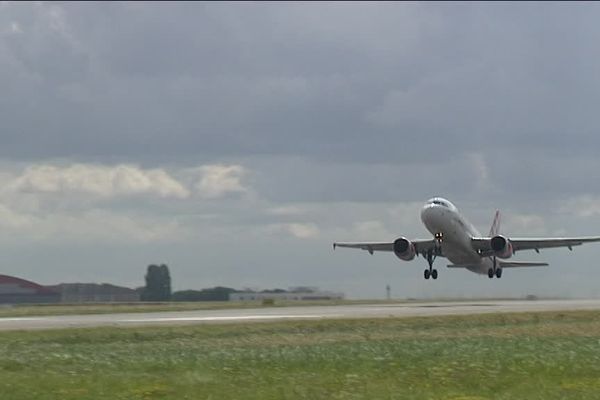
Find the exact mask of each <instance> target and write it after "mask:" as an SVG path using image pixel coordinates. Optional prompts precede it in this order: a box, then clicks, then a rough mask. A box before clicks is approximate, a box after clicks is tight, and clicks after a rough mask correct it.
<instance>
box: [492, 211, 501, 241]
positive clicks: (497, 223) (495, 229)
mask: <svg viewBox="0 0 600 400" xmlns="http://www.w3.org/2000/svg"><path fill="white" fill-rule="evenodd" d="M498 233H500V210H496V215H494V222H492V227H491V228H490V236H496V235H497V234H498Z"/></svg>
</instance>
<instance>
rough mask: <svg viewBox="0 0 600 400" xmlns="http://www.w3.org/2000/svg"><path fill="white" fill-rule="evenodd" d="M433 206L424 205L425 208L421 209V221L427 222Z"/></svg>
mask: <svg viewBox="0 0 600 400" xmlns="http://www.w3.org/2000/svg"><path fill="white" fill-rule="evenodd" d="M432 209H433V207H432V206H430V205H426V206H425V207H423V209H422V210H421V221H422V222H423V223H425V221H427V220H428V219H430V218H429V216H430V215H431V211H432Z"/></svg>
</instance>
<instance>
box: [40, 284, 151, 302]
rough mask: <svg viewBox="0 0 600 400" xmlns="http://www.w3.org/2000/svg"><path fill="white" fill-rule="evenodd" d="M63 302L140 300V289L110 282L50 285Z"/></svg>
mask: <svg viewBox="0 0 600 400" xmlns="http://www.w3.org/2000/svg"><path fill="white" fill-rule="evenodd" d="M50 288H51V289H53V290H55V291H56V292H58V293H59V294H60V301H61V302H63V303H107V302H119V303H130V302H137V301H140V294H139V292H138V291H136V290H134V289H130V288H126V287H121V286H115V285H111V284H108V283H103V284H97V283H61V284H59V285H56V286H50Z"/></svg>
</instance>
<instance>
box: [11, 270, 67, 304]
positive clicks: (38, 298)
mask: <svg viewBox="0 0 600 400" xmlns="http://www.w3.org/2000/svg"><path fill="white" fill-rule="evenodd" d="M58 302H60V293H58V292H56V291H54V290H52V289H49V288H47V287H45V286H42V285H38V284H37V283H34V282H31V281H28V280H25V279H21V278H17V277H14V276H9V275H0V303H4V304H6V303H9V304H14V303H58Z"/></svg>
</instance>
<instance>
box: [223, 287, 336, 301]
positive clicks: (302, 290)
mask: <svg viewBox="0 0 600 400" xmlns="http://www.w3.org/2000/svg"><path fill="white" fill-rule="evenodd" d="M343 298H344V294H343V293H335V292H329V291H323V290H319V289H318V288H316V287H303V286H301V287H293V288H290V289H289V290H287V291H266V290H265V291H262V292H254V291H247V292H236V293H230V294H229V301H253V300H299V301H300V300H342V299H343Z"/></svg>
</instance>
